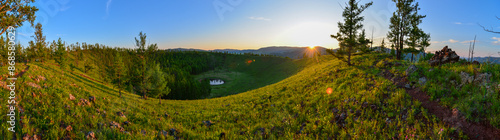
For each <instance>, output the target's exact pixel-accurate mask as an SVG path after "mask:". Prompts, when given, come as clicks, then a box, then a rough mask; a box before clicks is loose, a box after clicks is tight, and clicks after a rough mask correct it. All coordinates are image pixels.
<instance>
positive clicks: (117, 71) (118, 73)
mask: <svg viewBox="0 0 500 140" xmlns="http://www.w3.org/2000/svg"><path fill="white" fill-rule="evenodd" d="M114 59H115V62H114V63H113V70H114V71H113V73H114V75H113V80H112V82H113V83H114V84H116V85H117V86H118V93H119V94H120V97H122V88H123V87H122V84H123V83H124V81H125V77H126V75H125V74H126V73H127V72H126V71H124V70H125V68H124V67H125V66H124V64H123V60H122V56H121V55H120V52H119V51H118V52H116V55H115V57H114Z"/></svg>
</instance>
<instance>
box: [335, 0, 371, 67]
mask: <svg viewBox="0 0 500 140" xmlns="http://www.w3.org/2000/svg"><path fill="white" fill-rule="evenodd" d="M358 3H359V2H356V0H349V2H348V5H347V6H346V7H345V8H344V12H343V13H342V16H343V17H344V23H342V22H338V27H339V32H338V33H337V35H331V37H332V38H335V39H337V40H338V41H339V47H340V48H339V49H337V52H334V51H333V50H327V52H328V53H329V54H331V55H333V56H335V57H337V58H339V59H340V60H342V61H344V62H346V63H347V65H349V66H351V65H352V63H351V55H352V54H353V53H356V52H357V51H362V52H367V51H369V50H368V49H366V47H367V44H368V43H369V41H368V40H367V39H366V37H365V33H364V30H361V29H362V28H363V24H361V22H362V21H363V20H364V17H363V16H361V13H362V12H363V11H364V10H365V9H366V8H368V7H370V6H371V5H372V4H373V2H369V3H366V4H364V5H361V6H358ZM359 30H361V34H359V33H358V32H359ZM345 55H347V58H344V57H345Z"/></svg>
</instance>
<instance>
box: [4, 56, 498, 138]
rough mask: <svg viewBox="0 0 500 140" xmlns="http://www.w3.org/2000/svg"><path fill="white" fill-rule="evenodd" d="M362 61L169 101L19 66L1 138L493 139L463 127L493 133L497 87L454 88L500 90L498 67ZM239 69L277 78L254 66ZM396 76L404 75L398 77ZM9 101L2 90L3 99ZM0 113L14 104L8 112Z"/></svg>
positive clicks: (69, 73) (328, 63) (320, 64)
mask: <svg viewBox="0 0 500 140" xmlns="http://www.w3.org/2000/svg"><path fill="white" fill-rule="evenodd" d="M354 61H357V62H359V63H356V64H357V65H356V66H352V67H349V66H347V65H346V64H345V63H343V62H341V61H339V60H337V59H335V58H333V57H332V56H327V55H324V56H321V58H320V59H319V61H317V60H316V59H301V60H293V61H291V62H290V63H286V64H284V65H297V66H298V67H300V69H296V68H297V67H286V66H284V65H281V67H283V68H284V69H268V71H271V70H274V71H280V72H281V71H283V70H286V69H287V68H291V69H296V70H297V71H296V72H294V70H290V73H291V74H289V75H286V74H285V75H282V76H286V77H285V78H283V77H282V76H273V75H263V76H265V77H269V78H271V79H269V80H270V81H273V79H274V78H276V79H274V80H279V81H277V82H276V83H274V84H270V85H267V86H263V87H260V88H257V89H253V90H249V91H245V92H241V93H239V94H234V95H229V96H225V97H220V98H212V99H200V100H162V101H161V104H160V102H159V101H158V99H152V98H149V99H147V100H144V99H142V98H141V97H140V96H139V95H136V94H133V93H130V92H126V91H125V92H124V93H123V96H122V97H119V96H118V90H117V88H116V87H114V86H112V84H110V83H107V82H103V81H101V80H99V79H100V78H99V77H97V76H93V75H88V74H86V73H84V72H82V71H79V70H78V69H77V70H74V71H73V70H67V69H60V67H59V66H58V65H56V64H55V63H54V62H53V61H52V60H50V61H47V62H44V63H39V62H35V63H28V64H27V65H26V66H24V65H22V64H18V70H17V73H23V74H22V75H19V77H18V80H17V84H18V87H17V89H18V92H19V94H18V95H17V97H16V100H17V101H18V104H17V106H16V107H17V108H19V110H20V112H18V113H17V114H16V120H19V123H18V124H17V125H16V128H15V130H16V132H18V133H17V134H19V135H15V136H14V135H12V134H13V133H11V132H10V131H8V129H7V128H8V127H9V124H7V123H2V125H1V127H2V130H1V131H0V135H1V136H4V138H5V139H12V138H17V139H20V138H34V137H37V138H42V139H59V138H66V139H86V138H87V139H92V138H96V139H392V138H394V139H450V138H453V139H462V138H494V137H488V135H485V136H483V135H480V136H475V135H470V133H469V132H468V130H469V129H470V128H469V127H465V126H466V125H467V124H469V122H471V123H473V122H476V121H477V122H479V121H480V122H483V123H484V122H488V123H487V124H489V125H490V126H491V127H492V129H493V131H495V130H498V129H497V128H499V126H500V121H499V120H500V119H498V118H500V115H498V114H499V112H498V111H499V110H500V109H499V108H498V107H499V103H500V102H499V98H498V96H499V95H498V94H492V93H497V92H498V90H499V89H498V88H496V87H494V86H493V85H494V84H488V85H490V86H489V87H490V88H488V89H486V88H485V87H484V86H477V85H474V84H473V83H469V84H464V85H462V87H460V89H458V87H457V86H455V87H454V86H453V85H454V84H457V83H460V79H461V78H460V76H459V74H457V73H458V72H460V71H465V72H467V73H473V72H474V70H476V71H477V72H480V73H482V72H489V73H491V74H492V77H491V81H492V82H491V83H495V84H498V81H499V79H500V74H499V73H498V72H499V70H500V67H499V66H498V65H484V66H477V67H476V66H461V65H460V64H453V65H444V66H443V67H442V68H440V69H437V68H431V67H430V66H428V64H425V63H419V64H417V67H418V70H416V72H415V73H412V74H410V75H409V76H407V77H405V76H404V75H405V72H404V71H405V69H406V68H407V67H408V66H410V65H411V64H410V63H408V62H406V61H394V60H392V59H390V57H389V56H388V55H386V54H370V55H362V56H356V57H354ZM262 67H264V66H262ZM241 69H249V70H248V71H255V73H263V74H265V73H269V72H268V71H258V70H259V69H253V70H252V67H251V66H250V65H249V66H248V67H242V68H241ZM430 69H433V70H430ZM6 70H7V68H6V67H1V70H0V71H1V73H6ZM22 70H24V71H22ZM240 71H243V70H240ZM278 73H279V72H278ZM388 73H390V74H392V75H393V77H399V78H392V79H391V76H389V77H388V76H387V75H389V74H388ZM421 76H423V77H427V79H428V80H427V82H426V84H422V85H418V84H415V81H419V79H418V78H421ZM6 77H7V75H2V81H4V82H3V83H0V84H3V86H2V87H3V88H2V93H6V92H4V91H7V90H6V89H4V88H5V84H6V82H5V81H6V80H5V79H6ZM281 78H283V80H281ZM398 79H406V81H407V82H408V83H409V84H410V86H413V87H410V88H404V87H401V86H400V85H401V84H402V83H401V82H403V81H404V80H403V81H401V82H400V81H398ZM453 80H455V83H453V82H451V81H453ZM395 82H396V83H395ZM398 82H399V83H398ZM444 87H452V88H444ZM417 88H418V89H421V90H422V91H424V92H427V93H423V94H425V95H428V96H430V98H428V100H430V101H432V102H437V103H438V106H442V107H443V108H444V109H449V110H453V111H454V112H460V113H459V114H461V115H459V116H461V117H463V118H464V119H466V120H467V121H466V122H467V123H465V124H463V125H464V126H456V124H454V123H450V122H449V121H446V120H444V119H442V118H441V117H442V116H440V115H436V114H433V111H432V110H429V109H428V108H427V105H428V102H420V101H419V98H416V97H414V95H413V94H408V93H409V89H417ZM499 88H500V87H499ZM7 100H8V96H7V94H2V97H0V102H7ZM476 103H477V104H478V105H473V104H476ZM483 104H484V107H483ZM455 110H457V111H455ZM0 111H1V112H8V108H7V107H5V106H2V107H1V108H0ZM7 119H8V118H7V117H5V116H4V117H1V118H0V121H2V122H6V121H7ZM491 127H490V128H491ZM471 133H472V132H471ZM479 134H482V133H478V135H479ZM490 135H491V134H490Z"/></svg>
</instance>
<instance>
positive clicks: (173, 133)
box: [170, 128, 177, 136]
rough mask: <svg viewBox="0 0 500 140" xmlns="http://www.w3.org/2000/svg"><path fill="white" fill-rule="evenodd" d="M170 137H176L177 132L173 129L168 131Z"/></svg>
mask: <svg viewBox="0 0 500 140" xmlns="http://www.w3.org/2000/svg"><path fill="white" fill-rule="evenodd" d="M170 135H172V136H175V135H177V130H176V129H175V128H171V129H170Z"/></svg>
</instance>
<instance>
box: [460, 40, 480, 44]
mask: <svg viewBox="0 0 500 140" xmlns="http://www.w3.org/2000/svg"><path fill="white" fill-rule="evenodd" d="M471 42H474V40H465V41H462V42H460V43H462V44H469V43H471ZM476 42H478V41H477V40H476Z"/></svg>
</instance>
